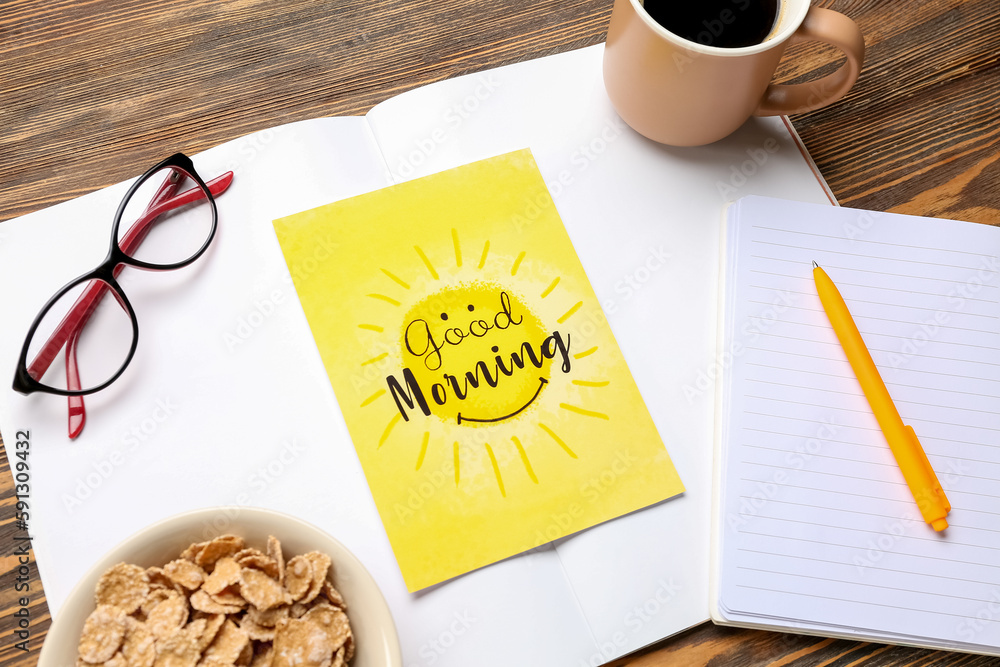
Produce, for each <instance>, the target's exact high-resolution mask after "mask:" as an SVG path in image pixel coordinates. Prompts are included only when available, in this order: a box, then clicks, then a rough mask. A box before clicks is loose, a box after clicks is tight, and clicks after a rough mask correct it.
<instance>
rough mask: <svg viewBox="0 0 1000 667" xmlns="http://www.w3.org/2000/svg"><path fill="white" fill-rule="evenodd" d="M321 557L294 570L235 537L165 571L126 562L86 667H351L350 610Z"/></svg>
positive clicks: (191, 553) (112, 574) (115, 571)
mask: <svg viewBox="0 0 1000 667" xmlns="http://www.w3.org/2000/svg"><path fill="white" fill-rule="evenodd" d="M331 574H332V573H331V569H330V558H329V557H328V556H327V555H326V554H322V553H320V552H318V551H310V552H309V553H307V554H302V555H299V556H295V557H294V558H292V559H291V560H289V561H288V562H287V564H286V562H285V557H284V554H283V553H282V550H281V543H280V542H279V541H278V540H277V539H276V538H274V537H269V538H268V540H267V544H266V546H265V551H261V550H259V549H256V548H253V547H249V548H248V547H247V545H246V544H245V543H244V540H243V539H242V538H240V537H237V536H235V535H223V536H221V537H217V538H215V539H214V540H210V541H208V542H201V543H198V544H192V545H191V546H190V547H188V548H187V549H185V550H184V551H183V552H182V553H181V554H180V557H179V558H178V559H176V560H173V561H171V562H169V563H167V564H166V565H164V566H163V567H162V568H161V567H151V568H147V569H143V568H141V567H138V566H136V565H128V564H126V563H119V564H118V565H115V566H114V567H112V568H111V569H109V570H108V571H107V572H105V573H104V574H103V575H102V576H101V578H100V580H99V581H98V583H97V590H96V592H95V596H94V599H95V602H96V603H97V608H96V609H94V611H93V613H91V614H90V616H89V617H87V620H86V622H85V623H84V626H83V633H82V635H81V636H80V644H79V649H78V651H79V657H78V659H77V663H76V664H77V667H96V666H97V665H101V666H102V667H342V666H343V665H346V664H347V663H348V661H349V660H351V658H352V657H354V635H353V633H352V632H351V624H350V621H349V620H348V618H347V613H346V611H347V605H346V604H345V602H344V598H343V597H342V596H341V595H340V592H339V591H337V589H336V588H335V587H334V585H333V581H332V580H331Z"/></svg>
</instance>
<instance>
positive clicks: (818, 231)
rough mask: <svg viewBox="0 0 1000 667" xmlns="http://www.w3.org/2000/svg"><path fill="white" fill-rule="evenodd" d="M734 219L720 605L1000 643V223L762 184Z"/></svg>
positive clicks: (742, 615)
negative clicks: (921, 489) (889, 406)
mask: <svg viewBox="0 0 1000 667" xmlns="http://www.w3.org/2000/svg"><path fill="white" fill-rule="evenodd" d="M733 220H736V222H732V221H733ZM730 221H731V222H730V227H729V234H728V253H727V254H728V257H729V272H728V273H727V277H728V286H729V289H728V291H727V318H728V321H727V322H726V339H725V341H726V342H725V351H726V352H727V353H729V354H730V355H731V358H732V359H733V360H734V361H733V366H732V370H731V372H729V373H728V375H727V376H726V384H725V388H724V392H725V395H724V398H723V403H724V406H725V409H726V411H725V413H724V414H723V420H724V430H723V433H722V447H723V450H722V451H723V458H722V461H723V469H722V487H721V488H722V494H723V496H722V500H721V512H722V513H721V514H720V524H721V525H720V535H721V549H722V551H721V556H720V559H721V570H720V576H721V579H720V584H719V604H720V607H721V611H722V613H723V615H724V616H725V617H726V618H728V619H729V620H736V621H741V622H755V623H764V624H774V625H777V626H779V627H780V626H782V625H786V626H794V627H804V628H809V629H820V630H823V629H827V630H833V631H840V632H860V633H862V634H867V635H869V636H880V637H884V638H896V639H900V640H902V641H914V642H916V643H926V644H929V645H936V646H941V647H956V646H961V647H966V648H968V647H973V648H979V649H980V650H982V649H983V648H986V649H987V650H993V651H996V650H997V649H998V648H1000V614H997V613H996V609H997V606H998V604H1000V565H998V558H997V557H998V555H1000V530H998V529H997V519H998V517H1000V449H998V447H997V444H996V441H997V434H998V433H1000V333H998V330H1000V273H998V270H1000V265H998V250H1000V233H998V231H997V230H996V229H993V228H990V227H987V226H984V225H976V224H972V223H960V222H952V221H943V220H932V219H927V218H916V217H911V216H900V215H891V214H879V213H869V212H864V211H855V210H850V209H832V208H826V207H814V206H807V205H803V204H798V203H793V202H783V201H777V200H767V199H762V198H750V199H745V200H742V201H741V202H739V204H738V205H737V206H735V207H734V208H733V209H732V210H731V214H730ZM813 260H815V261H816V262H818V263H819V265H820V266H822V267H823V268H824V269H825V270H826V272H827V273H828V274H829V276H830V278H831V279H832V280H833V281H834V283H835V284H836V285H837V287H838V288H839V290H840V291H841V293H842V294H843V296H844V299H845V301H846V302H847V305H848V307H849V308H850V310H851V313H852V314H853V316H854V319H855V320H856V322H857V325H858V328H859V330H860V331H861V334H862V336H863V337H864V339H865V342H866V344H867V346H868V348H869V350H870V351H871V354H872V357H873V358H874V360H875V363H876V365H877V366H878V368H879V371H880V373H881V375H882V377H883V379H884V380H885V383H886V386H887V387H888V390H889V393H890V394H891V395H892V397H893V400H894V402H895V404H896V406H897V408H898V409H899V412H900V414H901V416H902V418H903V422H904V423H905V424H908V425H911V426H913V428H914V430H915V432H916V434H917V436H918V438H919V439H920V441H921V443H922V444H923V447H924V450H925V451H926V453H927V456H928V459H929V460H930V463H931V465H932V466H933V467H934V469H935V471H936V473H937V475H938V478H939V479H940V481H941V484H942V486H943V487H944V489H945V492H946V494H947V495H948V498H949V499H950V501H951V503H952V505H953V510H952V512H951V514H950V516H949V517H948V522H949V524H950V527H949V528H948V529H947V530H946V531H945V532H943V533H935V532H934V530H933V529H931V528H930V527H929V526H928V525H926V524H925V523H924V522H923V520H922V519H921V517H920V514H919V512H918V510H917V507H916V503H915V501H914V500H913V497H912V494H911V492H910V490H909V488H908V486H907V485H906V483H905V482H904V481H903V478H902V474H901V473H900V470H899V468H898V466H897V465H896V463H895V460H894V458H893V456H892V453H891V451H890V450H889V447H888V445H887V444H886V442H885V438H884V436H883V435H882V432H881V431H880V429H879V427H878V423H877V422H876V421H875V417H874V415H873V414H872V411H871V408H870V407H869V405H868V403H867V401H866V399H865V397H864V395H863V393H862V392H861V389H860V386H859V384H858V382H857V380H856V378H855V376H854V374H853V372H852V370H851V367H850V365H849V363H848V362H847V359H846V356H845V354H844V352H843V349H842V348H841V347H840V344H839V342H838V341H837V338H836V336H835V334H834V332H833V330H832V328H831V326H830V324H829V320H828V319H827V317H826V314H825V312H824V311H823V307H822V304H821V303H820V301H819V298H818V296H817V295H816V289H815V285H814V282H813V278H812V266H811V262H812V261H813Z"/></svg>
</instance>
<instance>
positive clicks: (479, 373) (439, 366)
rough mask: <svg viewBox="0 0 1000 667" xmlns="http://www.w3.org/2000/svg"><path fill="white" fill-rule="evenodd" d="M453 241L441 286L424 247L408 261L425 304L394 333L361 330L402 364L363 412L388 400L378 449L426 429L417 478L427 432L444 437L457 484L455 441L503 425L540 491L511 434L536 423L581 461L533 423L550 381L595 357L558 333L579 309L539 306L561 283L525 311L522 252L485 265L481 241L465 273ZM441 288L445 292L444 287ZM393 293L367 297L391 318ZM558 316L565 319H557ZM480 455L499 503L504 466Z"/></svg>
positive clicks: (397, 302)
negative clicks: (416, 269) (382, 336)
mask: <svg viewBox="0 0 1000 667" xmlns="http://www.w3.org/2000/svg"><path fill="white" fill-rule="evenodd" d="M451 237H452V238H451V240H452V246H453V253H454V262H455V265H454V266H453V267H449V273H450V274H451V280H449V281H444V280H442V275H441V271H440V270H439V267H438V266H436V265H435V264H434V263H433V262H432V261H431V260H430V259H429V257H428V254H427V252H425V251H424V249H423V248H422V247H421V246H414V257H415V258H419V260H420V263H421V264H423V266H424V270H425V271H426V272H427V275H426V276H424V278H425V281H424V283H423V287H424V289H425V290H426V293H425V295H424V296H422V297H417V298H412V300H411V301H410V303H409V304H408V305H407V307H406V308H407V309H406V312H405V314H404V315H403V317H402V318H401V321H400V324H399V325H398V326H396V327H391V326H390V327H383V326H381V325H372V324H360V325H359V327H360V328H362V329H368V330H371V331H377V332H378V333H386V334H388V333H389V332H391V331H395V332H396V336H397V339H396V340H395V341H391V342H390V343H389V344H388V345H387V347H388V348H390V349H394V351H395V352H396V354H394V355H392V356H393V357H397V358H398V360H399V361H398V362H397V363H398V366H397V367H394V368H393V369H392V372H389V373H387V374H386V375H385V385H384V387H382V388H380V389H379V390H378V391H376V392H375V393H374V394H372V395H371V396H369V397H368V398H366V399H365V401H364V402H363V403H362V406H367V405H381V404H384V401H382V400H380V399H382V397H383V396H387V397H388V398H389V399H391V404H392V405H393V406H394V408H395V409H394V410H393V413H392V416H391V418H390V420H389V422H388V424H387V426H386V428H385V430H384V431H383V433H382V437H381V439H380V441H379V446H380V447H381V445H382V444H384V443H385V442H386V441H387V440H389V439H390V437H391V436H392V435H393V432H394V431H395V430H397V429H399V430H404V429H407V430H409V429H412V428H414V427H415V428H417V429H424V437H423V441H422V443H421V448H420V452H419V453H418V458H417V464H416V470H419V469H420V467H421V464H422V462H423V460H424V456H425V454H426V451H427V447H428V445H429V444H430V443H429V441H430V439H431V432H432V431H433V432H434V433H436V434H444V437H443V438H442V439H443V440H445V441H451V443H452V446H453V450H454V457H453V460H454V475H455V480H456V484H458V483H460V481H461V470H462V456H461V453H460V450H461V449H462V445H461V442H460V441H462V440H463V437H462V436H461V433H462V432H463V431H466V430H467V429H487V430H490V429H492V430H493V432H496V431H497V429H498V427H501V426H503V427H505V428H504V429H503V436H502V437H503V439H504V440H507V439H509V440H510V441H511V442H512V443H513V444H514V448H515V449H516V451H517V452H518V455H519V457H518V458H519V459H520V461H521V463H522V465H523V467H524V471H525V473H526V474H527V475H528V476H529V477H530V479H531V480H532V481H533V482H534V483H536V484H537V483H538V477H537V476H536V474H535V471H534V470H533V468H532V466H531V461H530V456H529V454H528V452H527V450H526V449H525V448H524V446H523V444H522V441H521V439H520V438H518V436H517V435H514V434H513V433H512V429H517V428H518V426H519V425H520V426H525V425H527V428H528V429H530V428H531V426H532V421H534V422H535V427H536V428H537V429H538V430H540V432H541V433H543V434H545V435H546V436H547V437H548V439H549V442H551V443H554V444H556V445H557V446H559V447H560V448H561V449H562V450H563V451H564V452H565V453H566V455H567V456H569V457H571V458H577V454H576V453H575V452H574V451H573V450H572V449H571V447H570V446H569V445H567V444H566V442H565V441H564V440H563V439H562V438H560V436H559V435H558V434H557V432H556V431H555V430H554V429H553V428H552V427H550V426H548V425H546V424H545V423H544V422H542V421H541V420H540V419H539V418H540V416H542V414H543V413H544V412H545V411H544V410H539V409H538V406H539V404H540V403H542V399H543V398H544V397H545V394H546V392H547V391H549V388H550V387H551V386H552V384H553V382H557V383H561V384H568V383H569V382H570V379H569V377H570V376H571V374H572V373H573V371H574V366H575V358H574V357H576V358H581V357H585V356H589V355H590V354H593V353H594V352H596V351H597V350H596V348H593V349H590V350H587V351H584V352H583V353H582V354H581V353H580V352H579V351H577V350H575V349H574V343H573V334H572V332H571V331H570V330H569V328H567V327H565V326H563V325H565V323H566V321H567V320H568V319H569V318H570V317H572V315H573V314H574V313H576V312H577V311H578V310H579V309H580V307H581V306H582V302H579V301H578V302H575V303H569V305H568V307H566V306H565V305H564V306H562V307H560V306H557V307H556V309H555V310H553V308H552V307H551V306H548V305H547V304H545V299H547V298H548V297H549V296H550V295H552V294H553V293H554V292H556V290H557V287H558V286H559V283H560V280H561V279H560V277H559V276H558V275H557V276H556V277H554V278H551V279H549V280H548V282H547V284H546V287H545V288H544V289H543V290H541V291H540V292H538V293H537V295H536V297H535V299H534V301H535V303H534V304H532V305H529V303H530V301H531V299H530V297H529V296H526V294H527V293H530V290H526V289H525V287H526V286H531V285H532V284H534V282H537V280H536V279H527V280H526V279H524V277H523V276H522V280H521V281H519V280H518V274H519V272H520V271H521V270H522V267H523V266H524V260H525V257H526V253H525V252H521V253H519V254H517V255H516V256H514V258H513V259H511V258H510V256H507V255H499V254H498V253H493V256H492V257H491V251H490V242H489V241H485V243H484V244H483V246H482V250H481V254H480V261H479V262H478V263H477V264H475V265H473V266H472V267H468V271H465V270H463V261H462V246H461V240H460V236H459V232H458V230H457V229H452V230H451ZM491 259H492V260H493V261H492V262H491ZM496 264H500V265H502V268H498V267H497V266H494V265H496ZM536 268H537V267H536ZM381 273H382V274H383V275H385V276H386V278H388V280H386V281H384V282H385V286H386V287H389V286H390V285H391V284H393V283H394V284H395V285H396V286H398V287H401V288H403V290H404V291H405V292H409V291H414V290H413V289H412V288H411V285H410V283H409V282H407V281H404V280H403V279H401V278H399V277H398V276H396V274H395V273H393V272H392V271H389V270H388V269H385V268H383V269H381ZM440 282H446V283H447V284H445V285H443V286H442V285H440ZM399 291H400V290H398V289H397V290H393V292H394V293H395V294H397V295H398V296H390V295H389V294H383V293H376V294H369V295H368V296H369V297H370V298H373V299H376V300H380V301H383V302H385V303H388V304H391V305H393V306H395V307H396V308H394V309H393V310H396V309H398V308H401V307H403V306H404V301H403V299H404V298H405V296H404V295H401V294H398V293H399ZM536 292H537V290H536ZM539 312H541V313H543V314H539ZM554 312H561V313H562V315H561V316H557V317H555V318H553V317H552V316H551V314H552V313H554ZM546 314H548V315H549V317H548V319H549V321H548V322H546ZM387 356H389V355H388V353H382V354H381V355H378V356H377V357H373V358H371V359H369V360H368V362H366V363H376V362H378V361H379V360H380V358H383V357H387ZM577 384H578V386H588V387H591V388H599V387H603V386H606V385H607V384H608V383H607V382H600V381H589V382H588V381H577ZM559 406H560V408H562V409H563V410H565V411H568V412H572V413H575V414H576V415H583V416H589V417H591V418H596V419H605V420H607V419H608V416H607V415H605V414H603V413H601V412H598V411H593V410H586V409H583V408H580V407H578V406H574V405H571V404H569V403H565V402H561V403H559ZM485 437H486V438H487V439H488V438H490V436H489V435H487V436H485ZM479 439H482V438H479ZM492 439H493V440H494V442H496V440H497V438H496V437H493V438H492ZM483 448H484V450H485V452H486V454H487V456H488V457H489V460H490V462H491V465H490V466H489V467H490V468H492V470H493V473H494V475H495V477H496V482H497V489H498V490H499V492H500V494H501V495H503V496H505V495H506V489H505V486H504V482H503V473H502V471H501V467H502V466H501V464H500V462H499V461H498V459H497V456H496V454H495V451H494V446H492V445H490V443H489V442H488V441H486V442H484V444H483Z"/></svg>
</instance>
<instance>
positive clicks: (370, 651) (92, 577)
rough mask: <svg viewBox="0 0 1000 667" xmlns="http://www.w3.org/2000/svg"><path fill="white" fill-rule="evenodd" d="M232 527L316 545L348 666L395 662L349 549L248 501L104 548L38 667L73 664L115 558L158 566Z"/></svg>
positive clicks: (396, 654) (373, 593) (251, 536)
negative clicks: (347, 643) (350, 638)
mask: <svg viewBox="0 0 1000 667" xmlns="http://www.w3.org/2000/svg"><path fill="white" fill-rule="evenodd" d="M227 533H231V534H233V535H239V536H240V537H242V538H244V539H245V540H246V541H247V544H248V546H256V547H258V548H260V549H263V548H264V546H265V545H266V543H267V536H268V535H274V536H275V537H276V538H278V539H279V540H280V541H281V546H282V550H283V551H284V553H285V558H286V559H289V558H291V557H292V556H296V555H298V554H304V553H306V552H309V551H314V550H315V551H321V552H323V553H325V554H327V555H328V556H330V559H331V560H332V561H333V566H332V571H333V580H334V583H335V584H336V587H337V589H338V590H339V591H340V592H341V594H342V595H343V596H344V600H345V601H346V602H347V613H348V617H349V618H350V621H351V628H352V629H353V631H354V638H355V644H356V646H357V652H356V654H355V656H354V659H353V660H352V661H351V667H402V664H403V659H402V654H401V652H400V649H399V637H398V636H397V634H396V625H395V623H393V620H392V614H391V613H390V612H389V606H388V605H387V604H386V602H385V598H384V597H383V596H382V592H381V591H380V590H379V588H378V585H377V584H376V583H375V580H374V579H373V578H372V576H371V575H370V574H369V573H368V570H366V569H365V566H364V565H362V564H361V561H359V560H358V559H357V558H356V557H355V556H354V554H352V553H351V552H350V551H348V550H347V548H346V547H345V546H344V545H343V544H341V543H340V542H338V541H337V540H335V539H333V538H332V537H330V536H329V535H327V534H326V533H325V532H323V531H322V530H320V529H319V528H317V527H316V526H313V525H312V524H309V523H306V522H305V521H302V520H301V519H296V518H295V517H291V516H288V515H287V514H281V513H279V512H272V511H270V510H262V509H256V508H249V507H216V508H208V509H202V510H195V511H193V512H185V513H184V514H178V515H177V516H174V517H171V518H169V519H164V520H163V521H160V522H159V523H156V524H153V525H152V526H149V527H148V528H145V529H143V530H141V531H139V532H138V533H136V534H135V535H133V536H132V537H129V538H128V539H126V540H125V541H124V542H122V543H121V544H119V545H118V546H116V547H115V548H114V549H112V550H111V551H109V552H108V553H107V554H105V555H104V557H103V558H101V559H100V560H99V561H98V562H97V563H96V564H94V566H93V567H92V568H91V569H90V571H88V572H87V574H86V575H85V576H84V577H83V579H81V580H80V582H79V583H77V585H76V587H75V588H74V589H73V590H72V592H71V593H70V594H69V597H68V598H66V602H65V603H64V604H63V606H62V608H61V609H60V610H59V613H58V614H57V616H56V617H55V620H54V621H53V622H52V626H51V627H50V628H49V631H48V633H47V635H46V638H45V643H44V644H43V645H42V653H41V656H40V657H39V660H38V665H39V667H68V666H71V665H75V664H76V658H77V644H78V642H79V640H80V633H81V632H82V630H83V623H84V621H85V620H86V619H87V616H89V615H90V613H91V612H92V611H93V610H94V589H95V588H96V586H97V580H98V579H100V577H101V575H102V574H104V572H105V571H106V570H107V569H108V568H109V567H111V566H112V565H115V564H116V563H120V562H125V563H134V564H136V565H139V566H142V567H150V566H153V565H163V564H165V563H167V562H169V561H171V560H173V559H175V558H177V557H178V555H179V554H180V552H181V551H183V550H184V549H185V548H186V547H187V546H189V545H190V544H191V543H193V542H204V541H206V540H209V539H212V538H213V537H215V536H217V535H225V534H227Z"/></svg>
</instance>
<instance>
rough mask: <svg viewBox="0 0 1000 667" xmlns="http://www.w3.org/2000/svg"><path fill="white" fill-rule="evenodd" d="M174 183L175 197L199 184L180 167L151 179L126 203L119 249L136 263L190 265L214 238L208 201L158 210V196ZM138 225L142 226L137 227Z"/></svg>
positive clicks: (154, 174) (200, 200) (152, 175)
mask: <svg viewBox="0 0 1000 667" xmlns="http://www.w3.org/2000/svg"><path fill="white" fill-rule="evenodd" d="M171 181H173V182H174V183H176V186H175V187H173V188H170V189H171V190H172V192H173V193H178V192H181V191H182V190H187V189H188V188H191V187H192V186H195V187H196V182H195V181H194V179H193V178H191V176H190V175H189V174H187V173H186V172H185V171H184V170H182V169H180V168H179V167H165V168H163V169H161V170H159V171H157V172H155V173H153V174H151V175H150V177H149V178H147V179H146V180H145V181H144V182H143V183H142V185H141V186H140V187H139V188H138V189H137V190H136V191H135V192H133V193H132V196H131V197H129V198H128V201H127V202H126V203H125V208H124V211H123V213H122V217H121V222H120V224H119V226H118V246H119V247H120V248H121V249H122V251H123V252H124V253H125V254H126V255H128V256H129V257H131V258H132V259H136V260H139V261H141V262H146V263H149V264H155V265H161V266H167V265H172V264H177V263H180V262H184V261H187V260H188V259H190V258H191V257H193V256H194V255H195V254H197V252H198V251H199V250H201V248H202V247H203V246H204V245H205V243H206V242H207V241H208V239H209V238H210V237H211V234H212V208H211V206H209V205H207V204H206V202H205V198H203V197H202V198H195V200H194V201H192V202H191V203H189V204H187V205H186V206H172V207H169V210H164V208H165V207H157V206H155V204H154V206H153V207H151V208H150V209H148V210H147V207H149V205H150V202H151V201H154V198H155V197H156V194H157V192H159V191H162V189H163V187H164V185H165V184H168V185H169V184H170V182H171ZM137 223H138V224H137Z"/></svg>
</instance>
